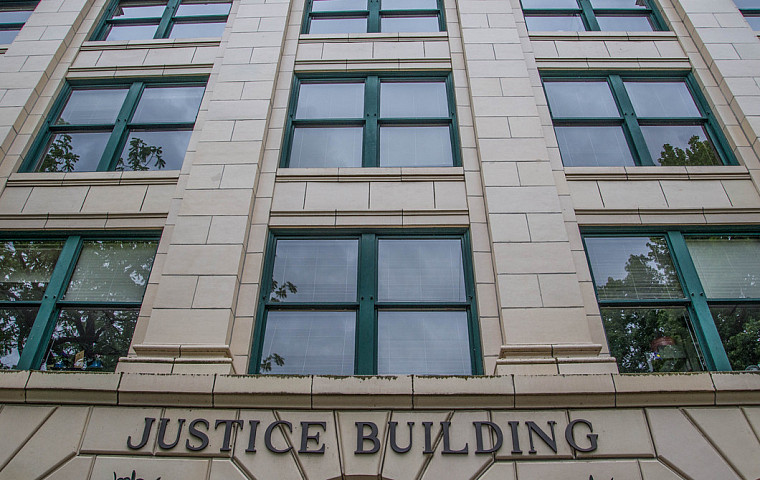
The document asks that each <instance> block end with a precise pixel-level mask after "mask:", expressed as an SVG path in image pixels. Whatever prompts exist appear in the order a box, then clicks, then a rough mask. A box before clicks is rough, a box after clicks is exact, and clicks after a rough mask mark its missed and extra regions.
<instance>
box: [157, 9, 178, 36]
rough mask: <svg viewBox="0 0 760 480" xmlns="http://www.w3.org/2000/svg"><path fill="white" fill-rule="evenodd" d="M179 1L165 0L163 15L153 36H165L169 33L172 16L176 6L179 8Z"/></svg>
mask: <svg viewBox="0 0 760 480" xmlns="http://www.w3.org/2000/svg"><path fill="white" fill-rule="evenodd" d="M180 1H181V0H169V1H168V2H167V4H166V10H164V15H163V16H162V17H161V22H159V24H158V28H157V29H156V34H155V35H154V36H153V38H166V37H167V36H168V35H169V31H170V30H171V26H172V18H173V17H174V14H175V12H176V11H177V8H179V2H180Z"/></svg>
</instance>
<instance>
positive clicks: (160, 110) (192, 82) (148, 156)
mask: <svg viewBox="0 0 760 480" xmlns="http://www.w3.org/2000/svg"><path fill="white" fill-rule="evenodd" d="M205 86H206V79H187V80H186V81H182V82H177V81H176V80H175V81H171V80H170V79H167V80H159V79H156V80H145V81H127V82H123V81H122V82H118V81H112V82H105V83H92V82H72V83H69V84H67V85H66V86H65V87H64V89H63V91H62V92H61V95H60V96H59V98H58V100H57V101H56V103H55V104H54V106H53V108H52V110H51V112H50V115H49V116H48V118H47V121H46V123H45V125H44V126H43V128H42V131H41V133H40V134H39V135H38V136H37V139H36V141H35V143H34V144H33V145H32V148H31V149H30V150H29V153H28V155H27V156H26V158H25V160H24V162H23V163H22V165H21V168H20V171H22V172H80V171H81V172H105V171H114V170H119V171H121V170H138V171H145V170H179V169H180V168H181V167H182V162H183V160H184V157H185V153H186V151H187V145H188V143H189V141H190V135H191V134H192V131H193V127H194V126H195V120H196V117H197V115H198V110H199V108H200V104H201V101H202V98H203V94H204V93H205ZM161 92H164V93H168V96H164V97H161ZM69 106H70V107H71V108H67V107H69ZM88 107H89V108H88ZM151 109H152V110H153V111H151ZM162 117H163V118H162Z"/></svg>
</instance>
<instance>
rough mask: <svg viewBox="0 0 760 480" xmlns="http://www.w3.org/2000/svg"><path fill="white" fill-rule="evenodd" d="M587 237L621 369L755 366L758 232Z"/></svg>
mask: <svg viewBox="0 0 760 480" xmlns="http://www.w3.org/2000/svg"><path fill="white" fill-rule="evenodd" d="M584 242H585V245H586V253H587V255H588V260H589V264H590V266H591V272H592V276H593V278H594V285H595V287H596V296H597V299H598V301H599V307H600V310H601V313H602V321H603V322H604V328H605V331H606V333H607V341H608V343H609V346H610V352H611V354H612V355H613V356H614V357H615V358H617V362H618V366H619V367H620V371H621V372H670V371H694V370H703V369H710V370H731V369H733V370H745V369H757V368H759V367H758V363H760V341H759V340H758V339H759V338H760V236H759V235H755V234H744V233H739V234H729V233H723V232H720V233H715V234H705V233H691V232H688V231H687V232H682V231H678V230H667V231H659V232H653V233H646V234H641V233H638V234H637V233H632V234H630V235H620V234H616V235H605V234H593V235H592V234H588V235H586V236H585V238H584Z"/></svg>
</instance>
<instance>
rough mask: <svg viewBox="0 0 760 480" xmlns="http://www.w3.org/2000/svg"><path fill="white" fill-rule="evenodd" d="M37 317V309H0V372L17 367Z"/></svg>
mask: <svg viewBox="0 0 760 480" xmlns="http://www.w3.org/2000/svg"><path fill="white" fill-rule="evenodd" d="M36 317H37V307H21V308H9V307H2V308H0V370H8V369H11V368H14V367H15V366H16V365H18V360H19V358H21V352H22V351H23V350H24V344H25V343H26V339H27V338H28V337H29V332H31V330H32V325H33V324H34V319H35V318H36Z"/></svg>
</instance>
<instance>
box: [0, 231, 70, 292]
mask: <svg viewBox="0 0 760 480" xmlns="http://www.w3.org/2000/svg"><path fill="white" fill-rule="evenodd" d="M61 248H63V242H61V241H57V240H29V241H23V240H6V241H4V242H2V243H1V244H0V265H1V266H2V267H1V268H2V270H0V300H5V301H18V300H42V296H43V295H44V293H45V289H46V288H47V285H48V281H50V276H51V275H52V274H53V268H55V262H56V261H58V255H59V254H60V253H61Z"/></svg>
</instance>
